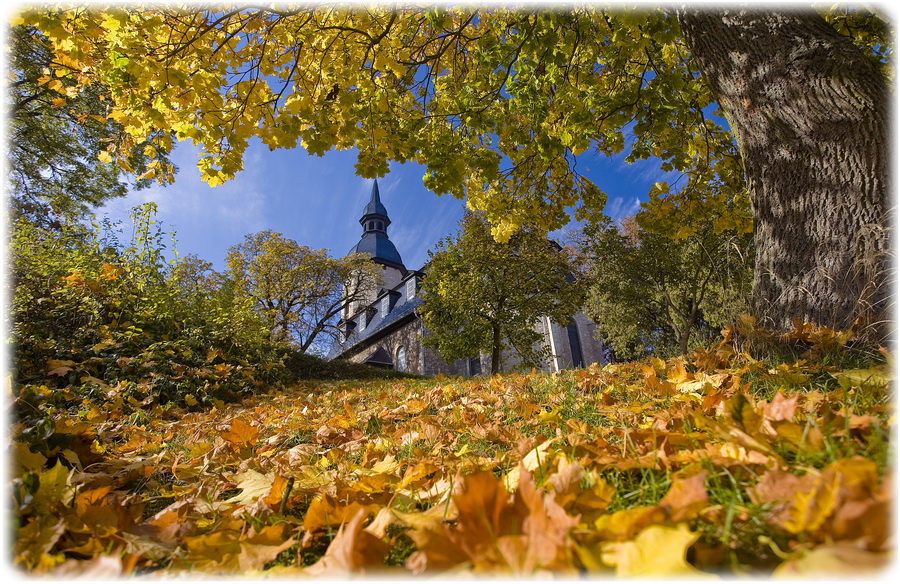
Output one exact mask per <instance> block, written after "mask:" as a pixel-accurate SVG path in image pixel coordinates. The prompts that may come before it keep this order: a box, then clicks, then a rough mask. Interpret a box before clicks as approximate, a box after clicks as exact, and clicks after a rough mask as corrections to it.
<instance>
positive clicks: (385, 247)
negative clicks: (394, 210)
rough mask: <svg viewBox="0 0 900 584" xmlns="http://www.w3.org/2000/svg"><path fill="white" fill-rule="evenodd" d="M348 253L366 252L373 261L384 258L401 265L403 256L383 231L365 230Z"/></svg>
mask: <svg viewBox="0 0 900 584" xmlns="http://www.w3.org/2000/svg"><path fill="white" fill-rule="evenodd" d="M350 253H367V254H369V255H370V256H372V259H373V260H375V261H378V260H385V261H387V262H391V263H393V264H399V265H400V266H401V267H402V266H403V258H401V257H400V252H398V251H397V248H396V247H395V246H394V243H393V242H392V241H391V240H390V239H388V236H387V234H386V233H384V232H383V231H367V232H365V233H363V236H362V238H360V240H359V243H357V244H356V245H354V246H353V248H352V249H351V250H350Z"/></svg>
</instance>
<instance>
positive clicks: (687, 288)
mask: <svg viewBox="0 0 900 584" xmlns="http://www.w3.org/2000/svg"><path fill="white" fill-rule="evenodd" d="M639 217H640V216H639ZM686 225H689V224H686V223H685V224H682V227H684V226H686ZM691 230H692V233H691V234H690V235H687V236H682V237H680V238H678V239H673V238H671V237H668V236H666V235H661V234H659V233H656V232H653V231H651V230H649V229H645V228H642V227H641V226H639V225H638V222H637V221H636V220H635V218H627V219H625V220H623V221H621V222H620V223H619V224H614V223H613V222H612V221H611V220H608V219H607V220H606V221H604V222H601V223H596V224H592V225H588V226H586V227H584V228H583V230H582V233H581V234H580V237H579V245H580V248H581V249H580V252H581V253H582V254H584V255H585V256H586V263H587V267H586V270H587V272H588V274H587V275H586V280H587V282H588V301H587V303H586V305H585V306H586V307H585V312H586V313H587V314H588V315H589V316H590V317H591V318H592V319H593V320H594V321H595V322H596V323H597V324H598V326H599V329H600V330H601V331H603V333H604V338H605V340H606V341H607V342H608V343H609V344H610V345H611V346H612V348H613V350H614V352H615V354H616V356H617V357H618V358H619V359H622V360H634V359H639V358H642V357H645V356H647V355H648V354H654V355H657V356H672V355H676V354H686V353H687V352H688V351H689V349H691V348H693V346H695V345H705V344H708V343H709V342H710V341H711V340H712V339H713V338H715V337H716V336H718V333H719V331H720V330H722V328H723V327H724V326H725V324H727V323H729V322H732V321H733V319H734V318H735V317H736V316H737V315H738V314H740V313H741V312H746V311H747V308H748V306H749V298H750V284H751V281H752V268H751V266H752V263H753V262H752V260H753V258H752V243H751V238H750V236H749V234H736V233H735V232H734V231H730V230H729V231H725V230H722V231H719V230H717V229H716V227H715V224H714V222H712V221H707V222H704V223H694V225H692V226H691Z"/></svg>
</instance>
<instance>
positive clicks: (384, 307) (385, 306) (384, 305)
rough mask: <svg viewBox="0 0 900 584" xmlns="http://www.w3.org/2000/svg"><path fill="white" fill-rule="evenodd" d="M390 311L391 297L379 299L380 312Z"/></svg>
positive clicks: (384, 313)
mask: <svg viewBox="0 0 900 584" xmlns="http://www.w3.org/2000/svg"><path fill="white" fill-rule="evenodd" d="M390 311H391V299H390V297H389V296H385V297H384V298H382V299H381V314H383V315H387V313H388V312H390Z"/></svg>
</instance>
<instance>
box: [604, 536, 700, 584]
mask: <svg viewBox="0 0 900 584" xmlns="http://www.w3.org/2000/svg"><path fill="white" fill-rule="evenodd" d="M698 538H699V534H697V533H693V532H691V531H690V529H688V527H687V525H685V524H683V523H679V524H678V525H677V526H675V527H667V526H663V525H651V526H649V527H647V528H646V529H644V530H643V531H641V532H640V533H639V534H638V535H637V537H635V538H634V539H633V540H631V541H625V542H618V543H609V544H605V545H604V546H602V550H603V552H602V553H603V555H602V560H603V562H604V563H605V564H607V565H609V566H614V567H615V568H616V575H617V576H622V577H627V578H636V577H668V578H672V577H679V578H684V577H690V578H692V579H693V578H698V577H702V576H706V577H712V576H710V575H708V574H704V573H703V572H700V571H699V570H697V569H696V568H694V567H693V566H691V565H690V564H688V562H687V560H686V555H687V549H688V548H689V547H691V545H693V543H694V542H695V541H697V539H698Z"/></svg>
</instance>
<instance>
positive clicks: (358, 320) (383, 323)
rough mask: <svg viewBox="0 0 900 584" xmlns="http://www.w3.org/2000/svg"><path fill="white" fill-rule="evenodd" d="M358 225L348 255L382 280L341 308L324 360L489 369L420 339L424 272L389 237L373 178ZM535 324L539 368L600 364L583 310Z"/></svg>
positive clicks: (427, 370)
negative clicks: (544, 353)
mask: <svg viewBox="0 0 900 584" xmlns="http://www.w3.org/2000/svg"><path fill="white" fill-rule="evenodd" d="M359 223H360V225H362V228H363V233H362V237H361V238H360V240H359V242H358V243H357V244H356V245H355V246H354V247H353V248H352V249H351V250H350V252H349V253H366V254H368V255H369V256H371V258H372V260H373V261H374V262H375V263H377V264H379V265H380V266H381V267H382V273H383V278H384V281H383V283H382V285H381V286H380V287H378V288H377V289H372V290H370V291H368V293H367V294H365V295H363V299H362V300H361V301H359V302H353V303H351V304H350V305H349V306H347V307H345V309H344V311H343V313H342V314H341V320H340V323H339V328H340V331H341V332H340V337H339V338H338V339H337V340H336V342H335V343H334V345H333V346H332V348H331V350H330V351H329V354H328V358H329V359H347V360H349V361H352V362H355V363H365V364H368V365H372V366H375V367H385V368H390V369H396V370H398V371H408V372H410V373H417V374H420V375H437V374H438V373H444V374H447V375H463V376H467V377H471V376H475V375H481V374H482V373H489V372H490V355H489V354H485V355H473V356H472V357H471V358H469V359H461V360H459V361H456V362H453V363H446V362H445V361H444V360H443V359H441V357H440V354H439V353H438V352H437V350H436V349H433V348H431V347H426V346H425V344H424V343H423V339H424V338H425V337H426V336H427V335H428V331H427V330H426V329H425V327H424V326H423V325H422V321H421V319H420V318H419V316H418V312H417V309H418V307H419V306H420V305H421V303H422V298H421V296H420V295H419V283H420V281H421V279H422V277H423V276H424V273H423V272H422V271H421V270H410V269H407V268H406V266H405V265H404V264H403V259H402V258H401V256H400V253H399V252H398V251H397V248H396V247H395V246H394V244H393V242H392V241H391V240H390V238H388V233H387V229H388V226H389V225H390V224H391V220H390V218H389V217H388V213H387V209H386V208H385V206H384V204H383V203H382V202H381V195H380V194H379V192H378V181H377V180H376V181H375V183H374V184H373V186H372V194H371V197H370V200H369V202H368V204H366V206H365V207H364V208H363V212H362V217H361V218H360V220H359ZM535 327H536V330H538V332H540V333H541V335H542V338H543V341H542V342H543V343H544V344H545V346H546V347H548V348H549V351H550V358H549V359H548V360H547V362H546V363H543V364H542V366H541V369H542V370H544V371H546V372H555V371H559V370H561V369H571V368H573V367H584V366H586V365H589V364H591V363H603V347H602V345H601V343H600V341H598V340H597V339H596V338H594V331H595V327H596V325H595V324H594V323H593V322H592V321H591V320H590V319H588V318H587V316H585V315H584V314H583V313H581V312H579V313H577V314H575V315H573V316H572V321H571V322H570V323H567V324H566V325H563V326H560V325H559V324H558V323H554V322H551V321H550V320H549V319H547V318H542V319H540V321H538V322H537V323H535ZM503 357H504V359H503V364H502V370H503V371H515V370H517V369H519V368H521V363H519V362H517V361H516V358H515V356H514V355H513V354H512V353H509V354H505V355H504V356H503Z"/></svg>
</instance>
